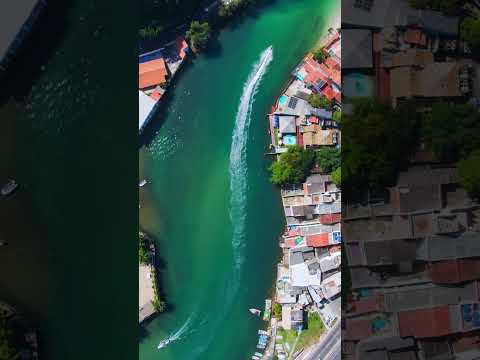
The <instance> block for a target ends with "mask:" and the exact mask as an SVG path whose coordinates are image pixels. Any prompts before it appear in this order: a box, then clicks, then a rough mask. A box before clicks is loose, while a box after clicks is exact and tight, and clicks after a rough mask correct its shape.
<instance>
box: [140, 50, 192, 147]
mask: <svg viewBox="0 0 480 360" xmlns="http://www.w3.org/2000/svg"><path fill="white" fill-rule="evenodd" d="M193 64H194V59H190V58H187V60H186V61H185V63H184V64H183V66H182V67H181V68H180V69H179V70H178V72H177V74H176V75H175V78H174V79H173V81H172V83H171V84H170V85H169V86H168V88H167V91H166V92H165V94H164V95H163V96H162V100H161V101H162V103H161V104H160V105H159V109H158V111H157V113H156V114H155V115H154V117H153V118H152V119H151V120H150V122H149V123H148V124H147V126H146V127H145V129H144V130H143V133H142V135H141V136H140V139H139V148H141V147H143V146H147V145H148V144H150V143H151V142H152V140H153V139H154V138H155V137H156V135H157V133H158V131H159V130H160V128H161V127H162V126H163V124H164V122H165V118H166V116H167V114H168V107H169V105H170V102H171V100H172V98H173V96H175V85H176V83H177V82H178V81H182V79H181V78H182V75H183V72H185V71H186V70H187V69H188V68H190V67H191V66H193Z"/></svg>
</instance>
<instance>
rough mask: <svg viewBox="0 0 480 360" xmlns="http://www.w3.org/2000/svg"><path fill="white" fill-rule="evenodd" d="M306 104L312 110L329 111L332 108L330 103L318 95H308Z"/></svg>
mask: <svg viewBox="0 0 480 360" xmlns="http://www.w3.org/2000/svg"><path fill="white" fill-rule="evenodd" d="M308 103H309V104H310V105H312V106H313V107H314V108H324V109H330V108H331V107H332V102H331V101H330V100H328V99H327V98H326V97H325V96H323V95H320V94H310V95H309V96H308Z"/></svg>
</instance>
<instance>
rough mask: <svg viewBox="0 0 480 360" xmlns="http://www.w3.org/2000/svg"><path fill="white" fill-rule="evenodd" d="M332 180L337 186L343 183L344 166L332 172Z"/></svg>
mask: <svg viewBox="0 0 480 360" xmlns="http://www.w3.org/2000/svg"><path fill="white" fill-rule="evenodd" d="M332 181H333V182H334V183H335V185H337V186H341V185H342V168H341V167H340V166H339V167H338V168H336V169H335V170H334V171H333V172H332Z"/></svg>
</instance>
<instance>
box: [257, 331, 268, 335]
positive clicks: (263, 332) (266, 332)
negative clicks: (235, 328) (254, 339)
mask: <svg viewBox="0 0 480 360" xmlns="http://www.w3.org/2000/svg"><path fill="white" fill-rule="evenodd" d="M258 335H267V336H268V335H269V334H268V331H265V330H258Z"/></svg>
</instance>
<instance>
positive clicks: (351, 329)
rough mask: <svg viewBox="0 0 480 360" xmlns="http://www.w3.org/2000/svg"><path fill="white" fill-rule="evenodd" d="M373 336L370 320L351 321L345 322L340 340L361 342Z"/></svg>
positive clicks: (350, 319) (349, 319) (348, 319)
mask: <svg viewBox="0 0 480 360" xmlns="http://www.w3.org/2000/svg"><path fill="white" fill-rule="evenodd" d="M372 335H373V329H372V321H371V320H370V319H354V318H353V319H352V318H347V319H346V321H345V331H342V340H343V339H345V340H362V339H365V338H368V337H370V336H372Z"/></svg>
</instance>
